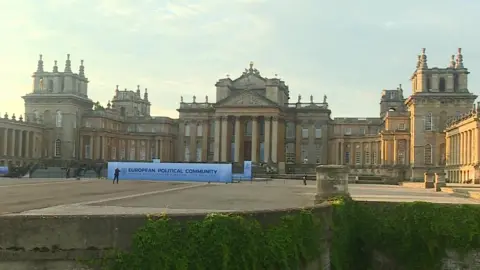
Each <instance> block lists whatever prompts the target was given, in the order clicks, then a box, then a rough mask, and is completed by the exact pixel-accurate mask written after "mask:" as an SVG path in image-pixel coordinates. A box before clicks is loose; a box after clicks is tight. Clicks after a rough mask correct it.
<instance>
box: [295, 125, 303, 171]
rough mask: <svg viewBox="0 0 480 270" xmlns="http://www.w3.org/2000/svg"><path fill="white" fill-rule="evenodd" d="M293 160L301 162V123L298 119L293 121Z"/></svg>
mask: <svg viewBox="0 0 480 270" xmlns="http://www.w3.org/2000/svg"><path fill="white" fill-rule="evenodd" d="M295 162H296V163H297V164H302V163H303V160H302V125H301V123H300V122H299V121H297V122H295Z"/></svg>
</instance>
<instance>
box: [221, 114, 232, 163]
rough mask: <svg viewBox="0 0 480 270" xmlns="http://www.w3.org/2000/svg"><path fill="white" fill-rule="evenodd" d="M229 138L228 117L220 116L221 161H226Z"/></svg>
mask: <svg viewBox="0 0 480 270" xmlns="http://www.w3.org/2000/svg"><path fill="white" fill-rule="evenodd" d="M229 139H230V138H228V117H223V118H222V137H221V140H222V145H221V147H220V150H221V161H222V162H227V160H228V157H227V155H228V146H229V145H228V142H229V141H230V140H229Z"/></svg>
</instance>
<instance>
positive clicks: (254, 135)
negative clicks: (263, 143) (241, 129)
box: [252, 116, 260, 163]
mask: <svg viewBox="0 0 480 270" xmlns="http://www.w3.org/2000/svg"><path fill="white" fill-rule="evenodd" d="M258 131H259V130H258V117H257V116H254V117H252V162H255V163H256V162H258V157H259V155H258V152H259V149H258V148H259V145H260V140H259V139H260V134H259V132H258Z"/></svg>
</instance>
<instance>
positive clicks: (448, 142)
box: [445, 136, 452, 166]
mask: <svg viewBox="0 0 480 270" xmlns="http://www.w3.org/2000/svg"><path fill="white" fill-rule="evenodd" d="M451 138H452V137H451V136H446V137H445V165H447V166H448V165H450V154H451V153H452V151H450V146H451Z"/></svg>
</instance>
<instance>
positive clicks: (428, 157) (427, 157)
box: [424, 144, 432, 165]
mask: <svg viewBox="0 0 480 270" xmlns="http://www.w3.org/2000/svg"><path fill="white" fill-rule="evenodd" d="M424 157H425V165H430V164H432V145H431V144H427V145H425V153H424Z"/></svg>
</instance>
